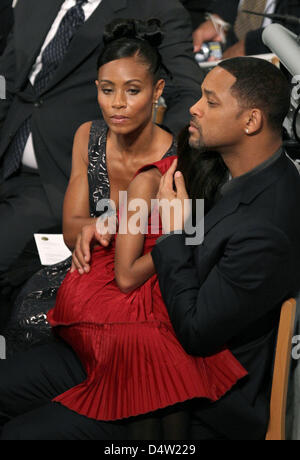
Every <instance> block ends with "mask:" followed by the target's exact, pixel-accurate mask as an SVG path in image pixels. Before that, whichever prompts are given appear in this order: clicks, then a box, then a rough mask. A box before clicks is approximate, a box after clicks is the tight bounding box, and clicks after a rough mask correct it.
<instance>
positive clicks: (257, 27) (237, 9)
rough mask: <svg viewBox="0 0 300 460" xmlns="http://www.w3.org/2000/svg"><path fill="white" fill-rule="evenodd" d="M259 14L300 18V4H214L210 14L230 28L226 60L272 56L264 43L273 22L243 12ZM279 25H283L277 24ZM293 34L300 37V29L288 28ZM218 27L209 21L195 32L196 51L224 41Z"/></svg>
mask: <svg viewBox="0 0 300 460" xmlns="http://www.w3.org/2000/svg"><path fill="white" fill-rule="evenodd" d="M243 9H246V10H249V11H256V12H259V13H264V12H265V13H269V14H272V13H277V14H283V15H284V14H290V15H294V16H297V17H300V3H299V2H297V1H294V0H241V1H240V0H230V1H227V2H224V1H223V0H215V1H214V2H213V4H212V8H211V10H210V12H211V14H213V15H214V16H216V17H217V18H221V19H222V20H223V21H225V22H226V23H228V24H229V25H230V29H229V30H228V32H227V33H226V46H225V53H224V58H231V57H237V56H245V55H257V54H264V53H269V52H270V50H269V49H268V48H267V47H266V46H265V45H264V43H263V41H262V32H263V29H264V27H266V26H267V25H268V24H270V23H271V22H272V21H271V20H270V19H266V18H263V17H259V16H254V15H247V14H246V13H242V10H243ZM276 22H280V21H276ZM285 26H286V27H288V28H289V29H290V30H293V31H294V32H296V33H300V26H295V25H293V24H292V25H285ZM219 32H220V29H219V27H218V26H217V27H215V25H214V23H213V21H212V20H207V21H206V22H204V23H203V24H201V25H200V27H198V29H197V30H196V31H195V32H194V49H195V51H198V50H199V49H200V48H201V46H202V44H203V42H207V41H221V36H220V33H219Z"/></svg>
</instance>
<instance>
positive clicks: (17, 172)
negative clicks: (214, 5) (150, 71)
mask: <svg viewBox="0 0 300 460" xmlns="http://www.w3.org/2000/svg"><path fill="white" fill-rule="evenodd" d="M76 2H77V3H76ZM71 10H72V11H71ZM67 15H69V16H68V18H69V19H68V21H69V22H68V24H72V21H71V19H70V18H71V15H75V19H76V21H75V24H76V25H77V26H78V29H76V30H75V28H74V30H70V25H68V29H67V32H68V34H69V36H68V40H69V39H70V37H72V39H71V41H70V44H69V46H67V47H66V49H65V48H64V49H63V53H64V55H61V54H62V47H61V46H60V44H59V43H58V42H59V40H60V38H61V33H59V31H60V30H61V27H60V26H61V25H62V23H63V21H65V18H66V17H67ZM120 17H124V18H130V17H134V18H138V19H143V18H149V17H158V18H159V19H160V20H161V21H162V26H163V29H164V32H165V40H164V43H163V44H162V46H161V49H160V51H161V54H162V57H163V60H164V63H165V65H166V67H167V68H168V69H169V70H170V72H171V73H172V74H173V77H174V78H173V81H170V80H168V83H167V86H166V91H165V94H164V96H165V99H166V102H167V105H168V111H167V113H166V117H165V120H164V123H165V125H166V126H167V127H168V128H169V129H171V130H172V131H174V132H175V133H176V132H177V131H179V130H180V129H181V127H182V126H183V125H184V124H185V122H186V120H187V119H188V108H189V106H190V105H191V104H192V103H194V102H195V101H196V100H197V99H198V98H199V94H200V86H201V80H202V73H201V71H200V69H199V68H198V66H197V64H196V62H195V61H194V59H193V54H192V39H191V25H190V19H189V16H188V13H187V12H186V11H185V9H184V8H183V6H182V5H181V4H180V3H179V1H178V0H175V1H174V0H165V1H164V2H161V1H160V0H144V1H143V2H136V0H65V1H64V0H45V1H43V2H41V1H39V0H26V1H24V0H19V1H18V3H17V6H16V8H15V27H14V34H13V37H12V38H11V39H10V41H9V43H8V45H7V48H6V51H5V53H4V55H3V56H2V58H1V59H0V75H4V76H5V78H6V84H7V98H6V100H5V101H0V174H1V175H2V180H1V179H0V220H1V227H0V254H1V256H0V273H1V272H4V271H5V270H6V269H7V267H8V266H9V265H11V263H12V262H13V261H14V260H15V259H16V258H17V256H18V255H19V254H20V253H21V251H22V250H23V248H24V246H25V245H26V243H27V242H28V240H30V238H31V237H32V235H33V233H34V232H38V231H39V230H41V229H45V228H50V227H54V226H59V225H60V223H61V216H62V203H63V198H64V194H65V190H66V187H67V182H68V179H69V175H70V169H71V152H72V143H73V137H74V133H75V131H76V130H77V128H78V127H79V126H80V125H81V124H82V123H83V122H86V121H88V120H93V119H96V118H98V117H99V116H100V111H99V107H98V105H97V94H96V88H95V85H94V81H95V78H96V62H97V57H98V55H99V53H100V51H101V48H102V34H103V30H104V26H105V24H107V23H109V22H111V21H112V20H114V19H116V18H120ZM80 21H81V23H80ZM72 27H73V26H72ZM70 34H71V35H70ZM55 40H56V44H55V47H53V48H55V49H52V50H51V53H52V56H53V55H54V56H55V65H56V68H54V69H53V68H51V65H50V64H51V59H52V58H51V56H50V54H51V53H50V52H48V51H47V46H48V45H49V46H50V47H51V46H52V44H53V41H55ZM64 43H65V42H64ZM46 45H47V46H46ZM55 50H56V51H55ZM46 55H47V56H46ZM47 59H48V61H47ZM58 61H59V62H58ZM45 62H46V64H45ZM47 62H48V64H47ZM47 66H48V67H47ZM47 72H48V73H47ZM28 132H29V136H28ZM20 156H21V158H20ZM3 178H4V180H3Z"/></svg>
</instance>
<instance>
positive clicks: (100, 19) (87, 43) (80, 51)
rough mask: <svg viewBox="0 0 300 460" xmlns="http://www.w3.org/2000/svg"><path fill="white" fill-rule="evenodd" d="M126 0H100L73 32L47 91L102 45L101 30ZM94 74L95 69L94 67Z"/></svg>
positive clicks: (123, 6) (124, 4)
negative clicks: (61, 61)
mask: <svg viewBox="0 0 300 460" xmlns="http://www.w3.org/2000/svg"><path fill="white" fill-rule="evenodd" d="M126 6H127V0H113V1H112V0H102V2H101V4H100V5H99V6H98V7H97V9H96V10H95V11H94V13H93V14H92V16H91V17H90V18H89V19H88V20H87V21H86V22H85V24H84V25H83V26H82V27H81V28H80V30H79V31H78V33H76V34H75V36H74V38H73V40H72V41H71V43H70V46H69V49H68V51H67V54H66V57H65V59H64V63H63V65H62V66H61V67H60V68H59V69H58V71H57V73H56V74H55V76H54V78H53V80H52V81H51V83H50V85H49V87H48V88H47V91H48V90H49V89H51V88H52V87H53V86H55V85H56V84H57V83H58V82H59V81H60V80H62V79H63V78H64V77H65V76H66V75H68V74H69V73H70V72H71V71H72V70H73V69H74V68H75V67H77V66H78V64H79V63H80V62H81V61H82V60H84V59H85V58H86V57H87V56H88V55H89V54H91V53H92V52H93V51H94V50H95V49H96V48H97V47H99V52H100V47H101V46H102V38H103V30H104V27H105V25H106V24H107V23H109V22H111V21H112V19H113V18H114V14H115V13H116V12H117V11H121V10H122V9H124V8H126ZM95 76H96V69H95Z"/></svg>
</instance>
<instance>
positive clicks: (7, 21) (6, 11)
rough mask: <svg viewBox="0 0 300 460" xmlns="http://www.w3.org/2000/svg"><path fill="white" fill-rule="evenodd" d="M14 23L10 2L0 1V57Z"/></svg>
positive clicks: (8, 0) (7, 0) (9, 0)
mask: <svg viewBox="0 0 300 460" xmlns="http://www.w3.org/2000/svg"><path fill="white" fill-rule="evenodd" d="M13 22H14V12H13V7H12V0H1V5H0V56H1V54H2V53H3V51H4V49H5V46H6V41H7V37H8V35H9V33H10V31H11V29H12V26H13Z"/></svg>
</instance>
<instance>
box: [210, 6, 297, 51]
mask: <svg viewBox="0 0 300 460" xmlns="http://www.w3.org/2000/svg"><path fill="white" fill-rule="evenodd" d="M239 3H240V2H239V0H227V1H226V2H224V1H223V0H214V2H213V4H212V6H211V11H212V12H213V13H216V14H218V15H219V16H221V17H222V18H223V19H224V20H225V21H227V22H229V23H230V24H234V23H235V20H236V16H237V12H238V6H239ZM275 13H277V14H291V15H294V16H297V17H300V3H299V2H298V1H295V0H277V4H276V8H275ZM276 22H277V21H276ZM285 27H287V28H288V29H290V30H292V31H293V32H295V33H298V34H300V26H295V25H286V24H285ZM262 33H263V29H262V28H261V29H258V30H254V31H251V32H249V33H248V34H247V36H246V53H247V55H254V54H263V53H269V52H270V50H269V49H268V48H267V47H266V46H265V45H264V43H263V41H262ZM236 41H237V39H236V37H235V35H234V34H233V33H231V34H229V42H228V45H229V46H230V45H232V44H234V43H235V42H236Z"/></svg>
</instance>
